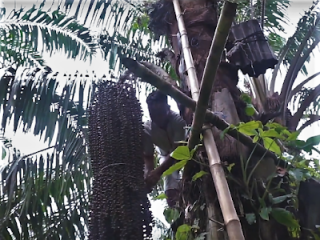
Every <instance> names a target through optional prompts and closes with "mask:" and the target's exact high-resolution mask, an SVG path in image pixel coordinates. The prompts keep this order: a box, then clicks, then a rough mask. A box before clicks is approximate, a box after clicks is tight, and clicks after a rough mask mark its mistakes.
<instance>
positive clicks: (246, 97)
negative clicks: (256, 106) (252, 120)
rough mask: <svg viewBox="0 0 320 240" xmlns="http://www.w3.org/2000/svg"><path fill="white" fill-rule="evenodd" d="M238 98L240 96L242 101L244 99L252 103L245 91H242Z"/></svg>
mask: <svg viewBox="0 0 320 240" xmlns="http://www.w3.org/2000/svg"><path fill="white" fill-rule="evenodd" d="M240 98H241V100H242V101H244V102H245V103H247V104H251V103H252V101H251V97H250V96H249V94H247V93H242V94H241V96H240Z"/></svg>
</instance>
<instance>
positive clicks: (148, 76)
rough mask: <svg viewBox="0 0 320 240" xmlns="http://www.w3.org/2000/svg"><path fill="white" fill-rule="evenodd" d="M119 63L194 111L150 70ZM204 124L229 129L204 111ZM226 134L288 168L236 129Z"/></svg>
mask: <svg viewBox="0 0 320 240" xmlns="http://www.w3.org/2000/svg"><path fill="white" fill-rule="evenodd" d="M121 61H122V64H123V65H124V66H125V67H126V68H128V69H129V70H130V71H131V72H133V73H134V74H135V76H137V77H139V78H141V79H140V81H142V82H146V83H149V84H151V85H153V86H155V87H156V88H158V89H159V90H161V91H163V92H164V93H166V94H167V95H168V96H170V97H172V98H173V99H174V100H175V101H177V102H179V103H181V104H183V105H184V106H186V107H188V108H190V109H191V110H193V111H194V110H195V108H196V102H195V101H194V100H193V99H191V98H189V97H188V96H187V95H185V94H184V93H183V92H181V91H180V90H179V89H177V88H176V87H174V86H172V85H171V84H170V83H168V82H167V81H165V80H163V79H162V78H161V77H160V76H158V75H157V74H155V73H154V72H152V71H151V70H150V69H148V68H146V67H145V66H144V65H142V64H140V63H139V62H138V61H136V60H133V59H131V58H122V59H121ZM205 122H206V123H211V124H213V125H214V126H215V127H217V128H218V129H219V130H221V131H224V130H225V129H227V128H229V127H230V125H229V124H228V123H227V122H225V121H224V120H223V119H220V118H219V117H218V116H216V115H215V114H214V113H213V112H212V111H210V110H206V114H205ZM226 134H228V135H229V136H231V137H233V138H235V139H236V140H238V141H240V142H241V143H243V144H244V145H245V146H247V147H248V148H249V149H250V150H253V149H255V154H257V156H258V157H268V158H272V159H273V160H274V161H275V164H276V165H278V166H280V167H284V168H286V167H287V166H288V163H286V162H285V161H283V160H282V159H278V158H277V156H276V155H275V154H274V153H273V152H271V151H269V150H268V149H266V148H265V147H263V146H262V145H261V144H259V143H254V142H252V138H250V137H248V136H246V135H244V134H242V133H240V132H238V131H237V130H236V129H230V130H229V131H227V133H226Z"/></svg>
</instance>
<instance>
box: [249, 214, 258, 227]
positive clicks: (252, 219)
mask: <svg viewBox="0 0 320 240" xmlns="http://www.w3.org/2000/svg"><path fill="white" fill-rule="evenodd" d="M246 219H247V222H248V223H249V224H250V225H252V224H254V223H255V222H256V220H257V219H256V215H255V214H254V213H246Z"/></svg>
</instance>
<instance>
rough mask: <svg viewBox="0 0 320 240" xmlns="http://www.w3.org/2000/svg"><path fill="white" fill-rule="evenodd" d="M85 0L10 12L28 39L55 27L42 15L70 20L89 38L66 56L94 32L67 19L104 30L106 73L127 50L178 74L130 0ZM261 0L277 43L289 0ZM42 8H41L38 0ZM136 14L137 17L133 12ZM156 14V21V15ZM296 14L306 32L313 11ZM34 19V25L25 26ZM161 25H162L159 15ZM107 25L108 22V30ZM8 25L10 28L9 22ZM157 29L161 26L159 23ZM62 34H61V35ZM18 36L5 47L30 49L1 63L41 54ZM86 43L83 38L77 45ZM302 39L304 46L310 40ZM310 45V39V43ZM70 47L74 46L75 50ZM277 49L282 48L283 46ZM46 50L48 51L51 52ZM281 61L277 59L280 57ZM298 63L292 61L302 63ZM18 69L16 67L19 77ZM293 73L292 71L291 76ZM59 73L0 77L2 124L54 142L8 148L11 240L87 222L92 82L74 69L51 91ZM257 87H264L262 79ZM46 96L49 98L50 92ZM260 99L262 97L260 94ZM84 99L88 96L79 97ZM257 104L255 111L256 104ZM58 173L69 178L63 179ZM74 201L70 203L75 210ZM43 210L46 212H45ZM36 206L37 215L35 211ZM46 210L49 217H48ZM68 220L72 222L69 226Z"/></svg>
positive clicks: (70, 230)
mask: <svg viewBox="0 0 320 240" xmlns="http://www.w3.org/2000/svg"><path fill="white" fill-rule="evenodd" d="M248 2H249V1H248ZM83 4H86V3H85V2H84V1H81V0H80V1H78V4H77V5H76V3H74V2H73V1H61V2H60V1H59V2H58V5H59V8H60V10H61V9H62V10H63V11H65V13H66V14H73V17H69V18H67V16H70V15H64V14H63V13H61V12H59V11H56V12H55V14H56V15H55V14H54V16H56V18H57V19H63V18H64V19H65V21H62V20H61V21H58V20H56V22H55V20H54V19H55V18H49V15H48V14H47V13H46V12H44V11H40V12H37V11H36V10H37V9H36V8H33V9H32V10H31V11H30V12H29V13H34V14H36V15H37V14H38V17H35V18H33V16H32V15H31V14H26V15H23V16H24V17H21V18H19V17H20V15H19V14H18V12H14V14H13V16H14V18H13V20H17V21H18V20H19V21H20V20H21V19H23V20H24V19H25V18H26V19H28V20H29V21H30V23H29V25H28V26H29V27H30V28H28V29H24V32H29V33H31V34H30V35H33V34H34V35H33V36H34V37H33V38H30V39H36V37H37V34H36V32H37V31H39V29H41V31H42V32H43V35H44V36H45V33H46V32H49V31H53V32H54V29H47V30H44V29H45V28H44V29H42V27H43V24H41V23H44V22H46V20H43V19H47V21H48V23H52V24H53V25H54V24H57V25H58V26H59V25H60V26H61V25H62V26H63V25H64V24H63V23H68V22H69V21H70V22H71V23H73V24H70V25H69V24H66V25H65V26H66V28H65V29H64V28H63V29H62V30H66V29H70V30H72V32H73V31H74V30H75V29H77V30H76V34H75V36H79V35H81V34H83V35H84V36H87V38H84V39H82V41H78V42H77V41H76V42H74V44H70V45H69V47H65V48H62V49H65V50H66V52H67V53H70V56H73V57H76V56H79V55H78V54H79V52H81V51H79V48H81V47H80V46H83V49H84V51H83V54H84V55H83V56H87V52H86V50H88V49H92V48H93V45H91V43H92V38H90V37H88V36H90V35H88V34H87V33H88V32H89V29H88V28H85V27H84V26H83V25H81V24H79V25H77V24H75V22H73V21H74V19H77V20H78V21H79V22H82V24H84V25H86V26H89V27H92V26H95V27H99V28H101V29H102V31H101V32H99V34H96V35H95V36H97V39H98V40H99V47H100V50H101V52H102V54H103V56H104V58H105V59H106V60H108V61H109V69H110V73H111V75H115V77H118V76H119V68H120V69H121V70H124V68H123V66H121V64H120V61H121V57H123V56H126V57H128V56H129V57H132V58H136V59H137V60H139V61H141V60H148V61H151V62H153V63H156V64H158V65H160V66H161V67H163V68H165V69H166V70H167V71H168V72H169V71H170V73H171V76H173V77H176V76H175V73H174V71H173V69H174V66H171V65H170V64H169V63H165V62H161V61H159V59H158V58H156V57H154V56H155V53H156V52H157V50H155V49H154V46H156V47H157V48H158V49H159V50H160V49H161V48H163V47H168V46H169V44H168V41H167V40H166V38H165V37H163V36H162V37H160V39H159V40H160V41H157V40H154V39H155V38H154V37H157V36H154V34H153V33H151V32H150V31H148V30H147V23H148V17H147V16H146V15H144V14H143V13H142V12H141V11H140V8H139V7H138V8H135V7H134V6H132V5H129V4H127V3H125V2H120V1H91V2H90V3H89V6H88V8H86V9H88V10H86V11H80V9H82V6H83ZM267 4H270V5H272V4H273V5H272V6H273V8H275V6H277V8H276V9H275V10H277V11H268V9H271V8H269V7H268V6H269V5H267V7H266V12H265V14H266V18H267V19H268V21H266V22H267V23H270V26H269V25H268V24H266V26H265V27H266V29H271V30H270V32H271V33H272V34H273V37H274V39H276V40H277V41H278V42H279V41H280V40H279V39H280V38H279V37H278V36H277V35H276V34H275V33H274V32H275V31H274V30H273V31H272V29H274V28H273V26H279V24H277V25H274V23H275V22H276V23H278V22H279V21H281V20H282V19H283V18H282V16H283V15H281V14H282V11H283V7H285V6H286V4H287V1H281V2H280V6H282V8H280V7H279V5H277V4H276V5H275V1H268V2H267ZM259 6H260V5H257V6H255V8H254V9H256V10H255V11H257V12H258V13H260V12H261V11H260V10H259ZM42 7H44V5H43V6H42ZM252 7H254V6H252ZM40 10H41V8H40ZM252 12H254V11H252ZM254 14H255V13H253V16H254ZM89 16H90V17H89ZM134 16H138V17H137V18H134ZM150 16H151V15H150ZM153 16H155V15H153ZM275 16H280V17H275ZM306 16H309V14H306ZM155 17H159V16H155ZM159 18H160V19H162V18H161V16H160V17H159ZM302 19H305V20H304V21H302V22H304V24H302V25H301V28H299V29H297V32H299V33H301V31H302V30H304V29H302V26H309V25H310V24H311V23H312V22H313V21H312V18H311V17H310V18H302ZM157 20H159V19H157ZM190 20H192V17H190ZM240 20H244V19H239V21H240ZM19 21H18V22H19ZM32 21H34V22H35V23H36V24H34V23H33V24H31V22H32ZM159 23H160V24H161V22H160V21H159ZM11 26H16V25H11ZM33 26H36V27H33ZM110 26H112V28H111V30H110ZM68 27H70V28H68ZM12 28H13V29H16V28H15V27H12ZM29 29H31V30H32V31H30V30H29ZM35 29H37V30H35ZM313 29H314V30H313V31H315V29H316V28H313ZM82 30H83V31H82ZM158 30H161V29H160V28H159V29H158ZM15 31H16V32H14V34H16V35H17V33H18V32H17V30H15ZM77 31H78V32H77ZM72 32H68V33H65V32H63V31H60V32H59V31H58V32H56V33H55V34H51V35H50V36H51V37H53V38H50V39H49V38H45V41H44V44H47V45H48V46H49V51H50V50H51V48H50V47H52V46H58V47H59V46H60V47H61V46H62V45H59V44H58V42H59V41H60V40H58V39H59V37H62V40H61V42H63V44H64V46H65V44H68V41H65V40H63V39H67V38H68V36H72ZM60 33H61V35H59V34H60ZM64 33H65V34H64ZM163 33H164V32H162V33H161V32H160V33H159V34H163ZM271 33H270V34H271ZM3 34H4V35H3V36H6V35H5V34H7V35H8V33H7V32H4V33H3ZM312 34H314V32H312ZM55 37H56V38H55ZM143 38H146V39H148V38H149V39H150V40H148V41H147V42H146V44H143V42H142V41H141V39H143ZM295 38H296V39H299V36H298V33H296V35H295ZM295 38H294V39H293V40H291V42H293V43H294V44H296V47H292V51H294V49H298V47H297V46H299V44H298V43H297V42H296V41H297V40H296V39H295ZM9 39H10V38H9ZM24 39H25V38H23V39H20V40H21V42H22V44H21V43H20V44H19V45H14V41H13V40H11V41H9V40H8V41H7V43H6V44H4V45H5V47H7V49H13V50H14V51H16V52H22V50H25V49H29V50H30V51H29V50H25V51H27V53H29V54H25V55H23V57H21V56H22V55H21V54H18V53H17V54H16V55H15V54H11V55H10V56H5V57H4V60H3V64H4V65H3V66H7V67H8V66H15V65H13V64H12V63H18V64H19V65H21V64H22V63H25V62H32V61H33V60H32V59H31V57H32V56H33V54H36V55H35V56H39V55H40V54H39V53H37V52H38V50H39V52H42V50H43V48H42V49H41V48H38V47H37V46H38V45H37V42H36V41H31V42H30V43H25V42H23V40H24ZM86 41H87V42H86ZM53 42H56V43H57V44H52V43H53ZM84 42H85V43H86V44H84V45H81V44H82V43H84ZM278 42H277V43H278ZM209 43H210V42H209ZM293 43H291V44H293ZM307 43H308V44H309V42H307ZM11 44H12V46H11ZM26 44H28V46H26V47H24V46H25V45H26ZM30 44H31V45H30ZM20 45H21V46H23V47H22V48H21V47H20V48H16V46H20ZM271 45H272V44H271ZM67 46H68V45H67ZM72 46H73V47H74V48H73V47H72ZM176 46H177V45H176ZM208 46H210V45H208ZM272 46H275V47H276V46H278V45H277V44H273V45H272ZM286 46H287V45H286ZM288 46H289V45H288ZM309 46H313V45H312V44H311V45H309ZM173 48H175V47H173ZM287 48H289V47H287ZM58 49H59V48H58ZM71 49H73V51H72V50H71ZM284 49H285V48H284ZM174 50H175V54H176V55H177V53H178V52H179V51H178V50H177V49H174ZM275 50H277V49H275ZM28 51H29V52H28ZM283 51H284V52H285V50H283ZM283 51H282V52H283ZM301 51H304V50H301ZM301 51H300V52H301ZM309 51H310V50H309ZM311 51H312V50H311ZM52 52H54V51H53V50H52ZM276 52H277V51H276ZM307 52H308V51H307ZM9 53H10V52H9ZM280 53H281V51H280ZM309 54H310V53H309ZM89 55H90V54H89ZM297 55H298V54H297ZM297 55H296V56H297ZM12 56H13V59H15V60H14V61H11V62H9V61H8V60H9V59H10V58H11V57H12ZM198 56H199V59H198V60H199V62H203V61H204V62H205V59H203V55H201V54H200V55H198ZM293 56H294V55H292V56H291V57H290V54H287V58H284V57H283V59H285V61H284V62H285V63H286V62H288V63H289V64H290V63H291V62H290V59H293ZM299 56H300V54H299ZM9 57H10V58H9ZM20 59H22V60H20ZM303 59H304V61H305V60H307V57H306V58H303ZM303 59H302V60H303ZM302 60H300V61H299V64H300V65H301V64H303V63H304V61H303V63H301V61H302ZM296 61H298V60H296ZM279 62H280V63H282V62H283V61H279ZM18 64H17V65H18ZM299 64H296V65H297V66H300V65H299ZM199 66H200V67H201V66H202V67H203V66H204V65H203V64H202V65H201V64H200V65H199ZM290 66H291V65H290ZM302 66H303V65H302ZM296 68H299V67H296ZM300 69H301V68H300ZM300 69H298V70H297V69H296V70H295V71H298V72H299V71H300ZM292 71H293V70H292ZM177 72H178V71H177ZM198 72H199V74H200V73H202V71H200V70H199V71H198ZM20 73H22V75H21V74H20ZM292 74H293V73H292ZM30 76H31V77H30ZM291 76H294V74H293V75H291ZM59 77H60V75H56V74H55V73H50V71H49V72H48V71H47V70H45V69H44V70H39V69H29V70H25V69H23V68H20V69H17V71H15V69H13V68H7V69H5V71H3V72H2V75H1V79H0V93H1V95H0V99H1V100H0V101H1V102H0V103H1V104H2V105H3V106H4V115H3V119H2V121H3V125H2V126H3V128H4V129H5V128H6V126H7V124H6V123H7V120H8V119H10V118H13V121H14V125H15V127H14V128H15V130H16V129H17V128H18V127H19V126H21V125H23V127H24V130H29V129H31V128H32V124H33V123H36V124H35V127H34V128H33V132H34V134H36V135H40V136H41V135H43V136H45V139H49V140H51V143H52V142H54V143H53V144H52V146H53V148H52V149H54V152H53V154H51V155H48V156H40V157H38V159H36V158H31V156H19V154H16V153H15V152H13V153H12V156H13V157H12V159H14V160H13V161H11V162H10V163H9V164H8V166H7V167H6V168H5V170H3V171H2V176H4V177H3V178H2V179H3V180H4V181H5V180H6V184H7V185H10V186H12V187H11V188H4V190H3V191H4V193H5V194H4V195H3V196H4V198H3V199H2V201H1V203H4V205H1V206H2V207H1V209H3V210H1V211H2V212H3V213H6V214H5V218H4V219H5V220H6V221H1V224H2V226H5V227H4V228H2V227H1V229H6V230H7V231H4V232H3V233H2V235H3V238H4V239H7V238H8V239H10V237H11V236H12V235H14V236H15V237H17V238H18V237H21V236H33V238H34V239H42V238H43V237H44V236H50V238H59V237H60V236H61V237H62V238H63V237H65V238H71V239H72V238H74V236H76V235H77V236H79V237H81V238H84V236H85V234H86V228H85V226H87V225H86V221H87V215H88V214H87V205H88V198H87V195H88V192H89V190H90V179H91V170H90V164H88V161H87V156H86V152H87V151H86V148H85V145H84V144H85V140H86V139H85V136H86V117H87V115H86V114H87V112H86V109H87V104H88V103H89V99H90V94H89V93H90V92H92V91H94V89H93V88H94V85H92V84H91V82H93V81H94V80H95V79H94V77H92V76H90V75H89V76H85V75H80V74H79V73H78V74H77V76H71V75H70V76H65V78H66V79H67V80H68V81H67V83H66V84H65V85H63V84H62V88H63V91H62V93H61V92H57V91H56V84H59V83H60V82H59V81H58V78H59ZM199 79H201V78H199ZM288 79H289V77H288ZM288 81H289V80H288ZM290 81H292V77H291V78H290ZM290 84H291V83H290ZM261 85H262V86H264V85H263V84H261ZM2 86H4V87H2ZM291 86H292V85H291ZM234 87H235V86H234V84H231V86H230V91H232V89H234V92H235V96H237V98H238V99H239V96H240V94H239V92H238V91H237V90H236V89H235V88H234ZM47 88H48V89H47ZM297 92H299V89H297ZM15 96H17V97H15ZM48 96H50V98H49V97H48ZM256 96H257V95H256ZM267 96H268V97H269V95H265V98H266V97H267ZM75 98H78V101H75V100H74V99H75ZM258 98H261V99H263V97H258ZM85 99H88V100H87V101H85ZM238 101H239V100H238ZM309 101H310V100H309ZM242 106H243V105H242ZM242 108H243V107H242ZM239 109H240V110H239V111H240V112H243V109H241V106H240V108H239ZM258 110H260V109H259V108H258ZM243 116H244V117H245V116H246V115H245V114H243ZM57 129H59V131H57ZM56 131H57V132H58V134H57V135H55V132H56ZM46 164H49V165H46ZM50 164H51V165H50ZM26 173H27V174H26ZM19 174H20V175H21V176H24V177H25V178H22V177H16V176H19ZM61 176H63V177H64V179H67V180H68V181H62V178H61ZM43 182H45V184H46V185H44V184H43ZM26 183H31V184H30V185H29V184H28V186H30V187H31V190H30V189H28V188H24V186H26ZM3 186H5V185H3ZM44 186H45V187H44ZM34 189H39V191H33V192H32V190H34ZM57 190H59V191H58V193H59V194H57ZM71 193H72V194H71ZM13 196H15V197H13ZM49 196H50V197H49ZM62 196H63V198H62ZM31 197H34V198H32V199H38V200H39V201H38V202H34V201H33V200H32V199H31ZM21 199H25V201H21ZM29 205H30V206H32V208H29V207H28V206H29ZM55 205H56V206H58V208H59V212H57V211H55V210H56V209H54V207H53V206H55ZM47 206H48V207H47ZM73 206H76V207H75V208H73ZM46 207H47V208H46ZM48 208H49V209H50V210H48ZM6 209H12V211H10V212H8V211H7V212H6V211H4V210H6ZM52 209H53V210H52ZM35 211H37V212H38V213H37V214H33V213H34V212H35ZM65 214H67V215H68V217H67V218H65ZM52 216H55V217H54V218H52ZM31 217H33V218H32V219H33V221H30V220H29V219H30V218H31ZM17 218H20V219H21V221H20V222H18V221H17V220H16V219H17ZM38 219H41V220H38ZM26 222H30V224H29V225H28V224H27V225H23V224H24V223H26ZM40 222H41V226H45V228H41V227H39V223H40ZM73 223H75V224H74V225H73ZM8 229H10V230H8ZM19 229H22V230H19Z"/></svg>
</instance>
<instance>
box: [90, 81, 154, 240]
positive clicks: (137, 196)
mask: <svg viewBox="0 0 320 240" xmlns="http://www.w3.org/2000/svg"><path fill="white" fill-rule="evenodd" d="M135 94H136V91H135V89H134V88H133V87H132V86H131V85H129V84H121V85H120V84H117V83H115V82H111V81H104V82H101V83H99V84H98V86H97V91H96V92H95V96H94V99H93V101H92V103H91V106H90V109H89V124H88V125H89V153H90V156H91V164H92V170H93V177H94V179H93V192H92V195H91V196H90V204H91V205H90V223H89V232H90V233H89V239H90V240H100V239H101V240H102V239H103V240H131V239H132V240H140V239H141V240H145V239H152V237H151V231H152V222H153V220H152V215H151V212H150V202H149V200H148V198H147V193H146V190H145V186H144V178H143V168H144V162H143V146H142V133H143V125H142V113H141V106H140V103H139V101H138V100H137V98H136V95H135Z"/></svg>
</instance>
